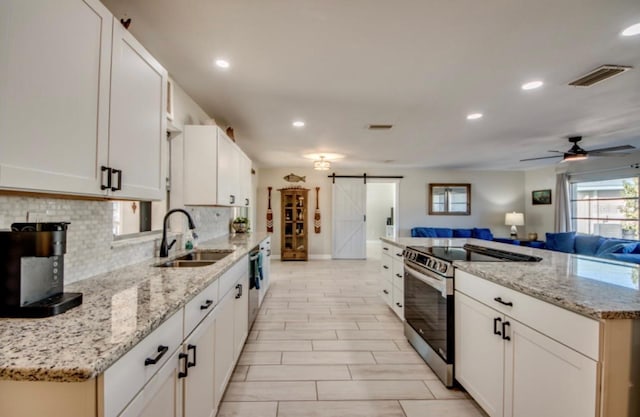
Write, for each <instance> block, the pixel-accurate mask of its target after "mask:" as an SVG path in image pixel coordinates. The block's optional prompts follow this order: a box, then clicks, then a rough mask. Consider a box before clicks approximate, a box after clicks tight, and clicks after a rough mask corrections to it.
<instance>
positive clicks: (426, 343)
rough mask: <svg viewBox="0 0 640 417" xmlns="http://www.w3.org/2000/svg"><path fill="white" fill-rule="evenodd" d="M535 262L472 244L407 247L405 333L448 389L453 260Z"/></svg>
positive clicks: (531, 257)
mask: <svg viewBox="0 0 640 417" xmlns="http://www.w3.org/2000/svg"><path fill="white" fill-rule="evenodd" d="M456 260H460V261H474V262H487V261H488V262H537V261H540V260H541V258H538V257H535V256H529V255H523V254H519V253H513V252H507V251H503V250H499V249H493V248H486V247H482V246H475V245H469V244H467V245H464V246H463V247H454V246H431V247H426V246H409V247H407V248H406V249H405V251H404V271H405V272H404V278H405V280H404V316H405V326H404V333H405V336H406V337H407V340H409V343H411V345H412V346H413V347H414V349H415V350H416V351H417V352H418V353H419V354H420V356H422V358H423V359H424V360H425V362H426V363H427V364H428V365H429V366H430V367H431V369H433V371H434V372H435V373H436V375H438V377H439V378H440V380H441V381H442V382H443V383H444V384H445V385H446V386H447V387H452V386H453V384H454V378H453V365H454V360H453V359H454V350H453V346H454V341H453V337H454V329H453V324H454V317H453V311H454V304H453V283H454V276H455V268H454V266H453V261H456Z"/></svg>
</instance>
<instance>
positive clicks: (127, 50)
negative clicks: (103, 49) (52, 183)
mask: <svg viewBox="0 0 640 417" xmlns="http://www.w3.org/2000/svg"><path fill="white" fill-rule="evenodd" d="M113 22H114V24H113V47H112V48H113V49H112V59H111V118H110V123H109V163H108V166H109V167H110V168H111V169H112V171H115V172H112V175H111V177H112V184H111V187H112V188H111V190H114V188H115V189H116V190H114V191H113V192H112V195H113V196H114V197H117V198H139V199H144V200H160V199H162V197H163V196H162V192H163V190H164V181H163V170H162V164H161V161H162V141H163V140H164V137H165V132H166V123H167V121H166V113H165V106H164V103H166V91H167V88H166V85H167V72H166V70H165V69H164V68H163V67H162V66H161V65H160V63H159V62H158V61H156V60H155V59H154V58H153V56H151V54H149V52H147V51H146V50H145V49H144V47H143V46H142V45H141V44H140V43H139V42H138V41H137V40H136V39H135V38H134V37H133V36H132V35H131V34H130V33H129V32H128V31H127V30H126V29H125V28H124V27H123V26H122V25H121V24H120V22H118V21H117V19H114V21H113Z"/></svg>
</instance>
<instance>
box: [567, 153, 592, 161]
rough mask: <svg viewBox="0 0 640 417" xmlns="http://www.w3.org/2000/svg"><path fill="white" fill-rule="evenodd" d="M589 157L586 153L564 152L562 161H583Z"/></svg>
mask: <svg viewBox="0 0 640 417" xmlns="http://www.w3.org/2000/svg"><path fill="white" fill-rule="evenodd" d="M587 158H589V155H587V154H586V153H565V154H564V157H563V158H562V162H573V161H584V160H585V159H587Z"/></svg>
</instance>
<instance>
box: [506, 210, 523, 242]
mask: <svg viewBox="0 0 640 417" xmlns="http://www.w3.org/2000/svg"><path fill="white" fill-rule="evenodd" d="M504 224H505V225H507V226H511V238H512V239H517V238H518V228H517V227H516V226H524V214H522V213H516V212H515V211H514V212H513V213H507V214H505V216H504Z"/></svg>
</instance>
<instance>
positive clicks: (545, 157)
mask: <svg viewBox="0 0 640 417" xmlns="http://www.w3.org/2000/svg"><path fill="white" fill-rule="evenodd" d="M551 158H562V155H554V156H541V157H540V158H527V159H521V160H520V162H525V161H537V160H538V159H551Z"/></svg>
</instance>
